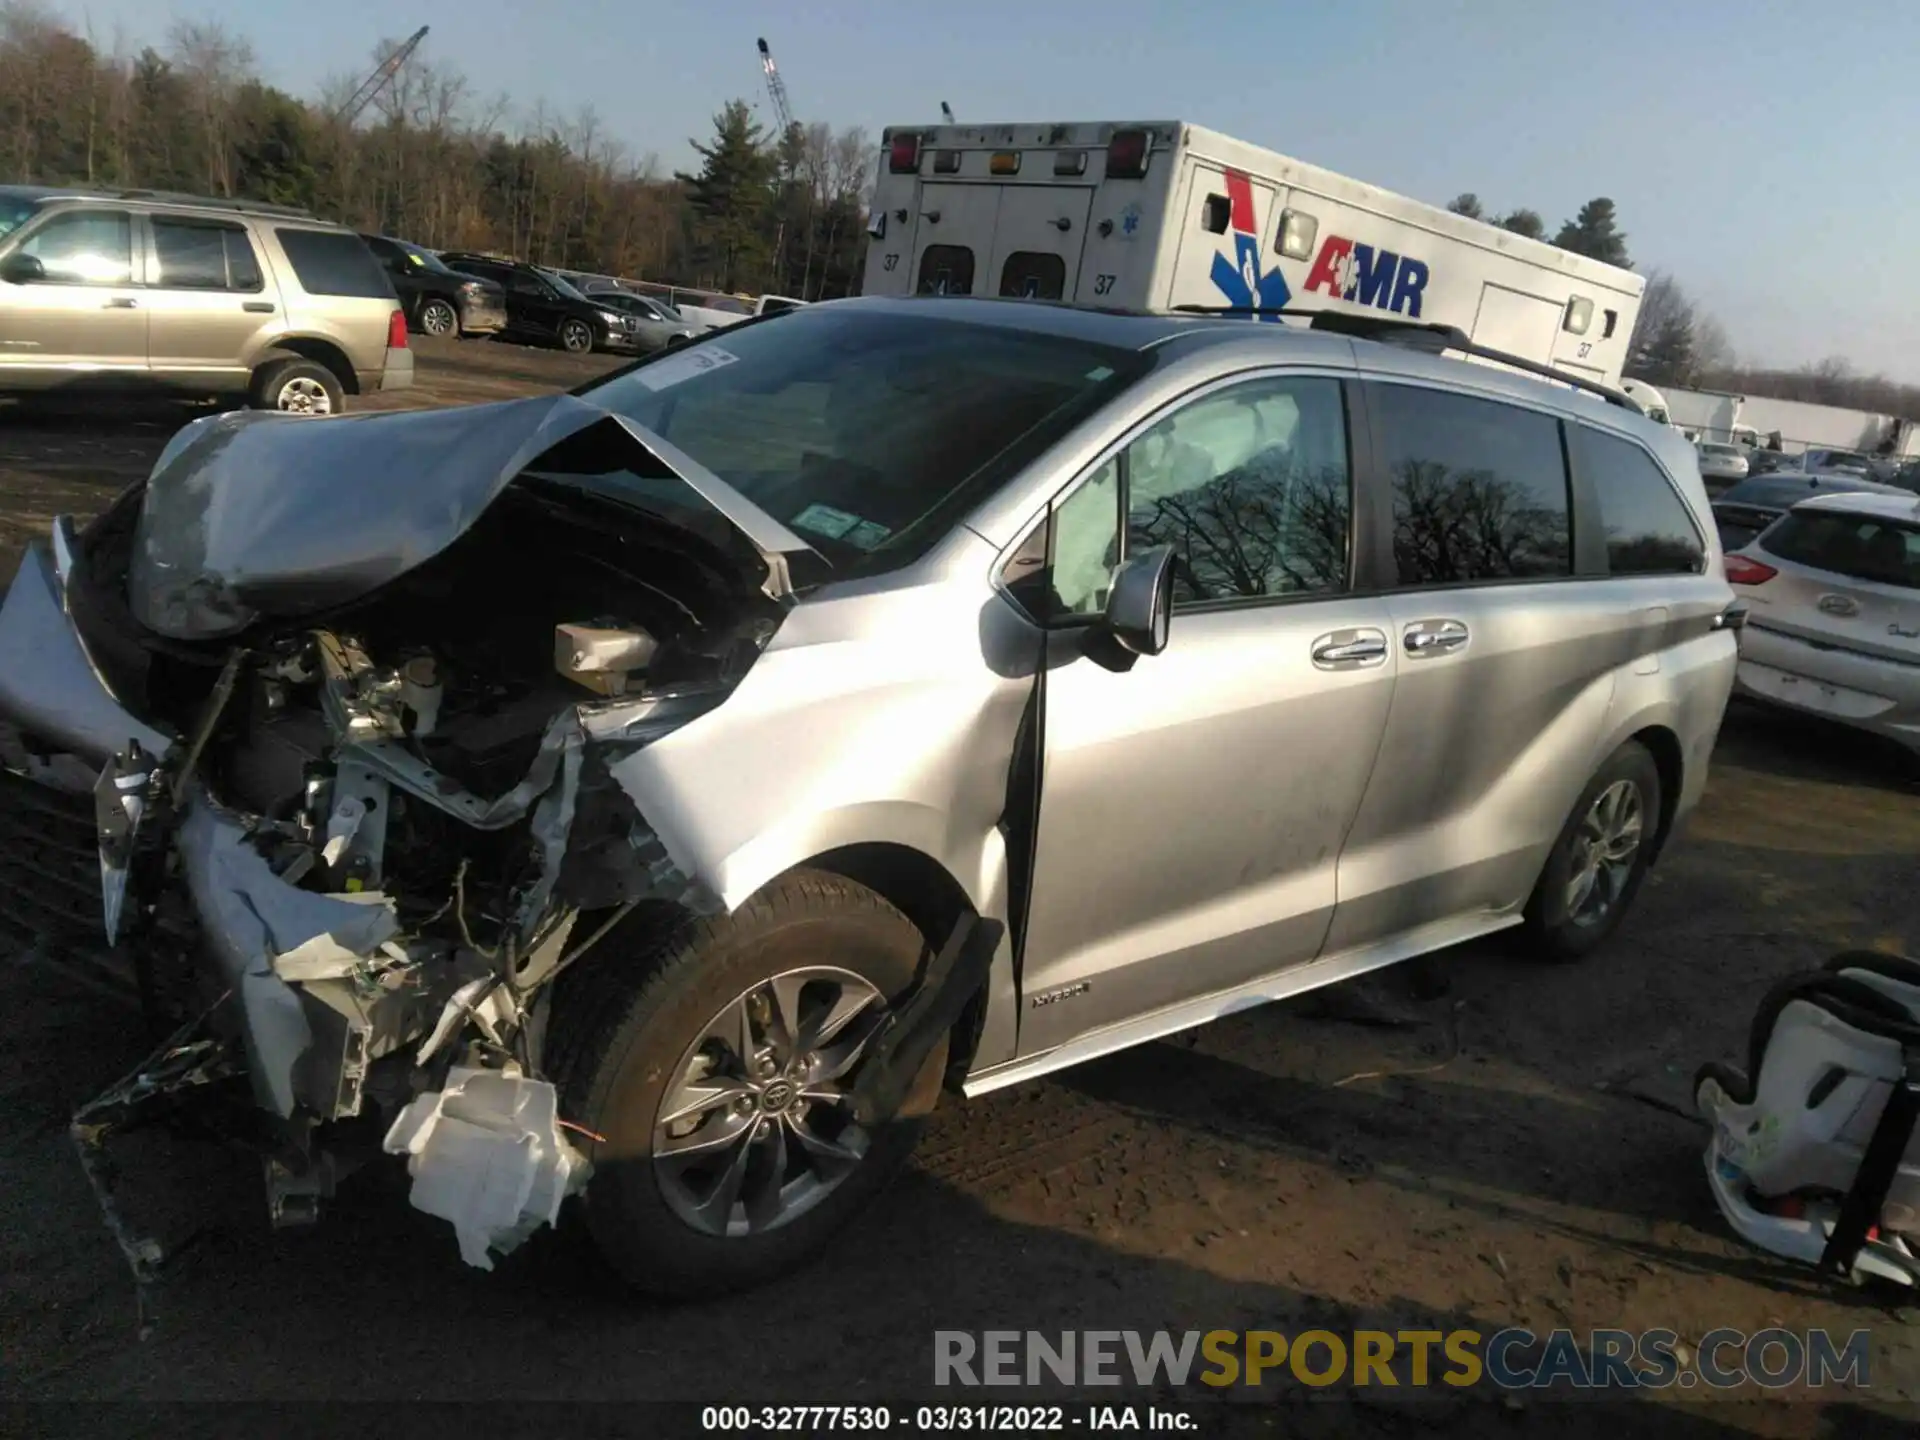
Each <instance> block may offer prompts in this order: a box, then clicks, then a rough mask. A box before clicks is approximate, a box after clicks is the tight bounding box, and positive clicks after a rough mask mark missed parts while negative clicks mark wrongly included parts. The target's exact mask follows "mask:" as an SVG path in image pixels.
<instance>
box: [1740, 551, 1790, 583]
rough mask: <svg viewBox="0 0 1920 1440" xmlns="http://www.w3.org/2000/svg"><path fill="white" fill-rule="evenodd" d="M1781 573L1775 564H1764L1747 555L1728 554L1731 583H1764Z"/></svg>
mask: <svg viewBox="0 0 1920 1440" xmlns="http://www.w3.org/2000/svg"><path fill="white" fill-rule="evenodd" d="M1779 573H1780V572H1779V571H1778V570H1776V569H1774V568H1773V566H1771V565H1762V564H1761V563H1760V562H1759V561H1758V560H1749V559H1748V558H1747V557H1746V556H1745V555H1729V556H1727V583H1728V584H1729V585H1764V584H1766V583H1767V581H1769V580H1771V579H1772V578H1773V577H1774V576H1776V575H1778V574H1779Z"/></svg>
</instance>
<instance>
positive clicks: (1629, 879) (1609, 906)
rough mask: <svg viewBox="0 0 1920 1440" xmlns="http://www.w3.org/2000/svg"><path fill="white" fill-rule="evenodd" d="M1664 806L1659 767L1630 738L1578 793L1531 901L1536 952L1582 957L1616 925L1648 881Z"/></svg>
mask: <svg viewBox="0 0 1920 1440" xmlns="http://www.w3.org/2000/svg"><path fill="white" fill-rule="evenodd" d="M1660 806H1661V796H1660V770H1659V767H1658V766H1656V765H1655V764H1654V763H1653V756H1652V755H1650V754H1648V753H1647V749H1646V747H1645V746H1644V745H1641V744H1640V743H1639V742H1637V741H1633V740H1629V741H1627V743H1626V744H1624V745H1622V746H1621V747H1620V748H1619V749H1618V750H1616V751H1614V752H1613V754H1611V755H1609V756H1608V757H1607V759H1606V762H1605V763H1604V764H1602V765H1601V767H1600V769H1599V770H1598V771H1597V772H1596V773H1595V775H1594V777H1593V779H1592V780H1590V781H1588V782H1587V788H1586V789H1585V790H1583V791H1582V792H1581V793H1580V799H1579V800H1578V801H1577V802H1576V803H1575V804H1574V807H1573V813H1572V814H1571V815H1570V816H1568V818H1567V823H1566V826H1565V828H1563V829H1562V830H1561V832H1560V838H1559V839H1558V840H1556V841H1555V842H1554V846H1553V850H1552V851H1551V852H1550V853H1549V854H1548V856H1547V863H1546V866H1545V868H1543V869H1542V870H1541V872H1540V879H1539V881H1538V882H1537V883H1536V884H1535V886H1534V889H1533V895H1532V897H1531V898H1530V899H1529V900H1528V901H1527V910H1526V930H1527V936H1528V939H1529V941H1530V942H1531V948H1532V949H1533V950H1534V951H1535V952H1536V953H1538V954H1540V955H1542V956H1543V957H1545V958H1548V959H1553V960H1577V959H1579V958H1580V957H1582V956H1584V955H1587V954H1589V953H1590V952H1592V951H1593V950H1594V949H1596V948H1597V947H1598V946H1599V945H1600V944H1601V943H1602V942H1603V941H1605V940H1606V938H1607V937H1608V936H1609V935H1611V934H1613V932H1614V931H1615V930H1616V929H1618V928H1619V926H1620V922H1621V920H1622V919H1624V918H1625V916H1626V913H1627V910H1628V909H1629V908H1630V907H1631V906H1632V904H1633V900H1634V897H1635V896H1636V895H1637V894H1638V893H1639V891H1640V882H1641V881H1642V880H1643V879H1645V878H1646V873H1647V864H1648V862H1649V861H1650V860H1651V859H1652V854H1653V842H1654V836H1655V834H1656V833H1657V831H1658V828H1659V824H1660Z"/></svg>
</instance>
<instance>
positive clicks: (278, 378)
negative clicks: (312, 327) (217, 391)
mask: <svg viewBox="0 0 1920 1440" xmlns="http://www.w3.org/2000/svg"><path fill="white" fill-rule="evenodd" d="M247 398H248V403H249V404H251V405H252V406H253V408H254V409H256V410H282V411H286V412H287V413H289V414H296V415H338V414H339V413H340V412H341V411H343V410H345V409H346V408H347V395H346V391H345V390H343V389H342V388H341V386H340V377H339V376H338V375H335V374H334V373H333V371H331V370H329V369H328V368H327V367H326V366H324V365H322V364H320V363H319V362H318V361H314V360H299V359H295V360H275V361H272V362H270V363H268V364H266V365H262V366H261V367H260V368H259V369H258V370H256V371H255V372H254V374H253V386H252V388H251V390H250V391H249V393H248V397H247ZM303 402H304V403H303Z"/></svg>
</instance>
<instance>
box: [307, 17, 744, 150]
mask: <svg viewBox="0 0 1920 1440" xmlns="http://www.w3.org/2000/svg"><path fill="white" fill-rule="evenodd" d="M426 38H427V27H426V26H425V25H422V26H421V27H420V28H419V29H418V30H416V31H414V32H413V34H412V35H411V36H409V37H408V38H407V40H406V41H405V43H403V44H401V45H398V46H395V47H394V51H393V53H392V54H391V55H389V56H387V58H386V59H384V60H382V61H381V62H380V63H379V64H378V65H376V66H374V67H373V73H372V74H371V75H369V76H367V78H366V79H364V80H362V81H361V82H360V88H359V89H358V90H356V91H354V92H353V94H351V95H349V96H348V97H347V103H346V104H344V105H342V106H341V107H340V108H339V110H338V111H336V112H335V113H334V117H333V118H334V119H335V120H337V121H339V122H340V123H341V124H342V125H352V124H353V122H354V121H356V120H358V119H359V118H360V113H361V112H362V111H363V110H365V109H366V108H367V107H368V106H369V105H371V104H372V103H373V102H374V100H375V98H376V97H377V96H378V95H379V94H380V92H381V91H382V90H384V89H386V88H387V86H388V85H390V84H392V83H393V77H394V76H396V75H398V74H399V73H400V67H401V66H402V65H405V64H406V63H407V61H409V60H411V59H412V58H413V52H414V51H416V50H418V49H419V48H420V42H421V41H422V40H424V39H426ZM760 44H761V47H762V48H763V49H764V48H765V46H766V41H764V40H763V41H761V42H760ZM767 64H768V65H769V66H771V65H772V64H773V61H772V60H768V61H767Z"/></svg>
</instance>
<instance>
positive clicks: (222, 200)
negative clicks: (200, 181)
mask: <svg viewBox="0 0 1920 1440" xmlns="http://www.w3.org/2000/svg"><path fill="white" fill-rule="evenodd" d="M98 193H99V194H100V195H101V196H102V197H103V198H106V199H112V200H157V201H159V202H160V203H162V204H165V205H191V206H193V207H195V208H196V209H202V210H236V211H238V212H240V213H241V214H243V215H281V216H284V217H286V218H287V219H290V220H312V219H315V218H317V217H316V216H315V215H314V213H313V212H312V211H311V210H303V209H301V208H300V207H299V206H296V205H271V204H268V203H267V202H266V201H265V200H236V199H233V198H231V197H222V196H218V195H189V194H186V193H184V192H182V191H178V190H102V191H100V192H98Z"/></svg>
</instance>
